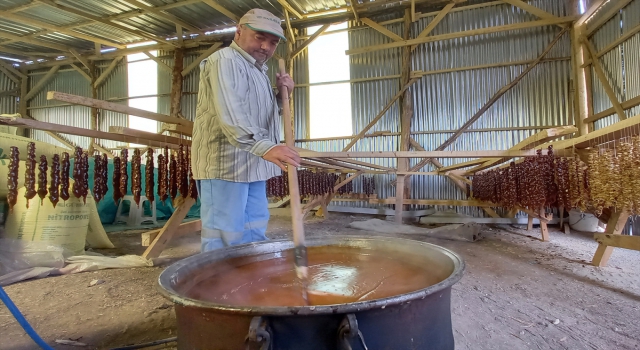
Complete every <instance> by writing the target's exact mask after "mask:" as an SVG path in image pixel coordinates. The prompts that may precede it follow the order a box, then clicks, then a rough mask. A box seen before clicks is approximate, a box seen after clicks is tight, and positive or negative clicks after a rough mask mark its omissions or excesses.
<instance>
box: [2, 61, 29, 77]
mask: <svg viewBox="0 0 640 350" xmlns="http://www.w3.org/2000/svg"><path fill="white" fill-rule="evenodd" d="M0 67H2V68H4V69H5V70H7V71H9V72H10V73H11V74H13V75H15V76H16V77H18V78H20V79H25V78H28V76H27V75H26V74H24V73H22V72H20V71H19V70H17V69H16V68H15V67H13V66H12V65H11V64H9V63H5V62H3V61H2V60H0ZM5 74H6V73H5Z"/></svg>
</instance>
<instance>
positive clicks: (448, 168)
mask: <svg viewBox="0 0 640 350" xmlns="http://www.w3.org/2000/svg"><path fill="white" fill-rule="evenodd" d="M484 162H487V160H486V159H474V160H470V161H467V162H462V163H456V164H453V165H449V166H445V167H442V168H440V169H438V173H443V172H446V171H451V170H456V169H462V168H468V167H470V166H474V165H478V164H482V163H484Z"/></svg>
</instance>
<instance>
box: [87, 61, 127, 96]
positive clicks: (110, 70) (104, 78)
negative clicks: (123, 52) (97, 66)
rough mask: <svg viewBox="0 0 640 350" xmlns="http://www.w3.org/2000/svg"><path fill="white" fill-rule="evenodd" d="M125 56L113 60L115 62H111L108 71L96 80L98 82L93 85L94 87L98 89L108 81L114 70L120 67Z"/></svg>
mask: <svg viewBox="0 0 640 350" xmlns="http://www.w3.org/2000/svg"><path fill="white" fill-rule="evenodd" d="M123 57H124V56H120V57H116V58H114V59H113V61H111V63H110V64H109V67H107V69H106V70H105V71H104V72H102V74H100V76H99V77H98V79H96V82H95V83H93V86H94V87H95V88H96V89H97V88H98V87H99V86H100V85H101V84H102V83H103V82H104V81H105V80H107V78H108V77H109V75H111V72H113V70H114V69H116V67H117V66H118V63H119V62H120V61H121V60H122V58H123Z"/></svg>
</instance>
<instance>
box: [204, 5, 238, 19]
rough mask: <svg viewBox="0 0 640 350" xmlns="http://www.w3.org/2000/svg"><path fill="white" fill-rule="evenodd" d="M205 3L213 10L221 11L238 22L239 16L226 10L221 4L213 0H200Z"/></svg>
mask: <svg viewBox="0 0 640 350" xmlns="http://www.w3.org/2000/svg"><path fill="white" fill-rule="evenodd" d="M202 2H204V3H205V4H207V5H209V6H210V7H211V8H213V9H214V10H216V11H218V12H220V13H222V14H223V15H225V16H227V17H229V18H230V19H232V20H234V21H235V22H236V23H238V22H240V17H238V16H237V15H236V14H235V13H233V12H231V11H229V10H227V9H226V8H224V7H223V6H222V5H220V4H218V3H217V2H216V1H215V0H202Z"/></svg>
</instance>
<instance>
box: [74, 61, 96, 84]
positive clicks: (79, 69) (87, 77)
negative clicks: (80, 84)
mask: <svg viewBox="0 0 640 350" xmlns="http://www.w3.org/2000/svg"><path fill="white" fill-rule="evenodd" d="M71 68H73V69H75V70H76V71H77V72H78V73H80V75H82V76H83V77H84V78H85V79H87V81H89V82H91V81H92V80H93V79H92V78H91V76H90V75H89V74H88V73H87V72H85V71H84V69H82V68H80V67H78V66H77V65H76V64H75V63H71Z"/></svg>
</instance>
